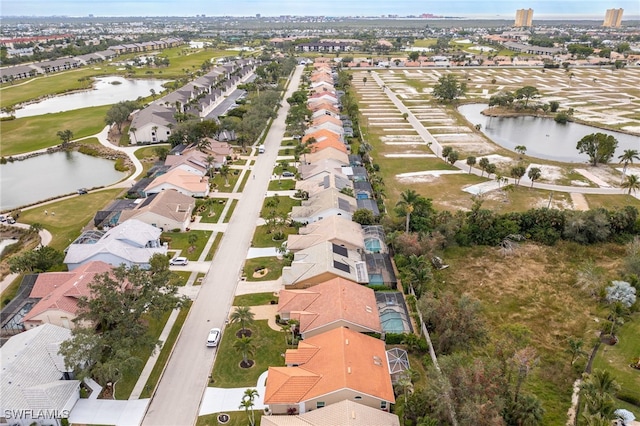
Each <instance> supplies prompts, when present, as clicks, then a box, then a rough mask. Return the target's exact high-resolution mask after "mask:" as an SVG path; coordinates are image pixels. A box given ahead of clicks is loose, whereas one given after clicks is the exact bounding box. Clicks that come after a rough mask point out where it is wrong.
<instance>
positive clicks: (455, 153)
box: [447, 150, 459, 165]
mask: <svg viewBox="0 0 640 426" xmlns="http://www.w3.org/2000/svg"><path fill="white" fill-rule="evenodd" d="M458 158H459V155H458V151H455V150H454V151H451V152H450V153H449V154H448V155H447V161H448V162H449V164H451V165H454V164H455V162H456V161H458Z"/></svg>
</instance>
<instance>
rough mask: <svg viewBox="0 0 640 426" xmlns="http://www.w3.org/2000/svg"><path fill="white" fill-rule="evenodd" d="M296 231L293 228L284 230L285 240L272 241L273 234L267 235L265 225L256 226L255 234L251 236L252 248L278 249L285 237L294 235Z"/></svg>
mask: <svg viewBox="0 0 640 426" xmlns="http://www.w3.org/2000/svg"><path fill="white" fill-rule="evenodd" d="M296 232H298V230H297V229H296V228H294V227H291V226H289V227H287V228H285V229H284V234H285V238H284V239H282V240H277V241H274V240H273V234H268V233H267V227H266V226H265V225H262V226H256V230H255V233H254V234H253V240H252V247H280V246H281V245H282V243H283V242H285V241H286V239H287V235H291V234H295V233H296Z"/></svg>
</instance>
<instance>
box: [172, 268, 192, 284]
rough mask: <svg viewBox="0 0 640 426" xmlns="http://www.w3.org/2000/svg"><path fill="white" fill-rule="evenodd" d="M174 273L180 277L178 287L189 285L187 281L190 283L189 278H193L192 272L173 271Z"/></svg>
mask: <svg viewBox="0 0 640 426" xmlns="http://www.w3.org/2000/svg"><path fill="white" fill-rule="evenodd" d="M173 273H174V274H175V275H176V276H178V277H179V280H178V284H177V285H179V286H185V285H187V281H189V277H190V276H191V271H173Z"/></svg>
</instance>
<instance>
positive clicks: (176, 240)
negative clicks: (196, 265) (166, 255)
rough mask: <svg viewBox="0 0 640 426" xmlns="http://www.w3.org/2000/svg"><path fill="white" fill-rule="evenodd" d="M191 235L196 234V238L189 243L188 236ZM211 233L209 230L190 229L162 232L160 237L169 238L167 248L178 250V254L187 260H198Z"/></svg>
mask: <svg viewBox="0 0 640 426" xmlns="http://www.w3.org/2000/svg"><path fill="white" fill-rule="evenodd" d="M191 235H196V236H197V237H198V239H197V240H196V242H195V243H194V244H193V246H192V245H191V244H189V237H190V236H191ZM210 235H211V231H195V230H191V231H189V232H163V233H162V237H164V238H170V239H171V241H170V242H169V250H180V256H184V257H186V258H187V259H189V260H193V261H195V260H198V258H199V257H200V254H201V253H202V250H204V246H205V245H206V244H207V241H208V240H209V236H210Z"/></svg>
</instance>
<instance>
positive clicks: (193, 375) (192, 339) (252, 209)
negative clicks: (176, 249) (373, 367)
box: [142, 66, 303, 426]
mask: <svg viewBox="0 0 640 426" xmlns="http://www.w3.org/2000/svg"><path fill="white" fill-rule="evenodd" d="M302 69H303V67H302V66H298V67H296V70H295V72H294V74H293V77H292V80H291V83H290V85H289V89H288V90H287V93H286V94H285V96H284V99H286V98H288V97H289V96H291V94H292V93H293V91H295V90H297V88H298V84H299V82H300V76H301V74H302ZM288 111H289V106H288V104H287V102H285V101H284V100H283V101H282V107H281V108H280V110H279V111H278V117H277V118H276V119H275V120H274V122H273V124H272V126H271V129H270V130H269V133H268V135H267V138H266V140H265V147H266V152H265V153H264V154H261V155H260V156H258V159H257V161H256V163H255V164H254V166H253V167H252V169H253V170H252V173H254V174H255V176H256V177H255V179H253V178H249V180H248V181H247V184H246V186H245V188H244V191H243V194H242V197H241V198H240V200H239V201H238V205H237V207H236V209H235V211H234V214H233V216H232V218H231V221H230V222H229V225H228V227H227V231H226V232H225V233H224V237H223V238H222V241H221V242H220V247H219V249H218V252H217V254H216V256H215V257H214V259H213V261H212V262H211V267H210V269H209V272H208V273H207V275H206V277H205V279H204V280H203V283H202V288H201V289H200V293H199V295H198V297H197V299H196V300H195V301H194V303H193V306H192V307H191V311H190V312H189V316H188V317H187V320H186V321H185V323H184V326H183V327H182V331H181V333H180V336H179V337H178V341H177V342H176V347H175V349H174V351H173V354H172V355H171V357H170V359H169V362H168V364H167V366H166V370H165V372H164V374H163V376H162V378H161V380H160V383H159V386H158V388H157V391H156V393H155V395H154V396H153V398H152V400H151V403H150V404H149V408H148V410H147V413H146V415H145V418H144V420H143V422H142V424H143V425H148V426H165V425H166V426H175V425H193V424H195V422H196V420H197V416H198V411H199V406H200V401H201V399H202V395H203V394H204V390H205V387H206V386H207V384H208V381H209V375H210V373H211V369H212V367H213V363H214V360H215V354H216V351H217V349H214V348H208V347H206V339H207V335H208V333H209V330H210V329H211V328H213V327H219V328H221V329H224V326H225V319H226V318H227V315H228V312H229V309H230V308H231V304H232V302H233V297H234V294H235V290H236V286H237V284H238V279H239V277H240V271H241V268H242V265H243V263H244V259H245V256H246V254H247V251H248V249H249V245H250V242H251V238H252V236H253V232H254V230H255V223H256V220H257V219H258V216H259V212H260V208H261V207H262V202H263V199H264V196H265V193H266V191H267V187H268V184H269V177H270V176H271V174H272V171H273V167H274V165H275V162H276V157H277V155H278V147H279V146H280V142H281V140H282V137H283V135H284V130H285V118H286V116H287V112H288ZM238 405H240V401H238Z"/></svg>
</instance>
